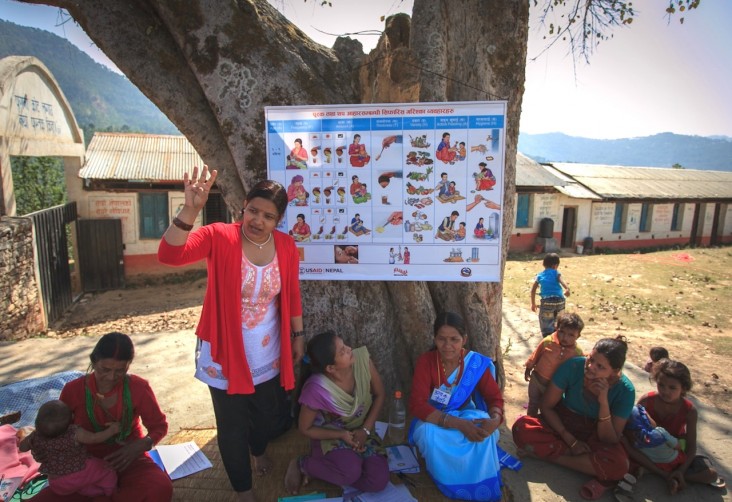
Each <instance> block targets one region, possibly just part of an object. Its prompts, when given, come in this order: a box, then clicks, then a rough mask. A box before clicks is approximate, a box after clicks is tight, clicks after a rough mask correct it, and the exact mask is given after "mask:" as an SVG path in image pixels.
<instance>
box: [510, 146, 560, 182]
mask: <svg viewBox="0 0 732 502" xmlns="http://www.w3.org/2000/svg"><path fill="white" fill-rule="evenodd" d="M564 185H566V181H564V180H563V179H562V178H559V177H557V176H555V175H554V174H552V173H550V172H548V171H547V170H546V169H544V166H542V165H541V164H539V163H538V162H536V161H535V160H533V159H530V158H529V157H527V156H526V155H524V154H523V153H521V152H519V153H517V154H516V186H517V187H551V188H553V187H556V186H564Z"/></svg>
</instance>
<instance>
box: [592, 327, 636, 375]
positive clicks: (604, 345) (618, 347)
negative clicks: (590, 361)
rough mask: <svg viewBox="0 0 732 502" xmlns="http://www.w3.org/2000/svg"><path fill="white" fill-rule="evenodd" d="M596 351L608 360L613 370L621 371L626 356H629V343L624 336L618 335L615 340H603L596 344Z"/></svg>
mask: <svg viewBox="0 0 732 502" xmlns="http://www.w3.org/2000/svg"><path fill="white" fill-rule="evenodd" d="M594 350H595V351H596V352H597V353H598V354H602V355H603V356H605V358H607V360H608V362H609V363H610V367H611V368H612V369H614V370H619V369H622V368H623V365H624V364H625V356H626V355H627V354H628V342H627V341H626V339H625V337H624V336H623V335H618V336H616V337H615V338H603V339H602V340H599V341H598V342H597V343H596V344H595V347H594Z"/></svg>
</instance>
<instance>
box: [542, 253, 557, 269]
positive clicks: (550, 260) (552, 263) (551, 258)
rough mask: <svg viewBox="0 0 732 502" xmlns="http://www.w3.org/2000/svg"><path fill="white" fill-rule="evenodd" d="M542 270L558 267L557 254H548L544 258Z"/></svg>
mask: <svg viewBox="0 0 732 502" xmlns="http://www.w3.org/2000/svg"><path fill="white" fill-rule="evenodd" d="M543 264H544V268H550V267H556V266H557V265H559V255H558V254H557V253H549V254H547V255H546V256H545V257H544V261H543Z"/></svg>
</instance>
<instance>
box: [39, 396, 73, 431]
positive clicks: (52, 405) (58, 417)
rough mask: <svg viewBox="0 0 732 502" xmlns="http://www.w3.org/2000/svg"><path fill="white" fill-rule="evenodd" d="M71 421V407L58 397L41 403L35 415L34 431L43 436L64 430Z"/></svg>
mask: <svg viewBox="0 0 732 502" xmlns="http://www.w3.org/2000/svg"><path fill="white" fill-rule="evenodd" d="M70 423H71V409H70V408H69V407H68V406H66V403H64V402H63V401H59V400H58V399H56V400H53V401H48V402H46V403H43V404H42V405H41V407H40V409H39V410H38V415H36V431H37V432H38V433H39V434H40V435H41V436H43V437H45V438H55V437H58V436H60V435H61V434H63V433H64V432H66V430H67V429H68V428H69V424H70Z"/></svg>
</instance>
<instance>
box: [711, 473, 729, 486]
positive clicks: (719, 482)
mask: <svg viewBox="0 0 732 502" xmlns="http://www.w3.org/2000/svg"><path fill="white" fill-rule="evenodd" d="M709 486H713V487H714V488H725V487H726V486H727V482H726V481H725V480H724V478H723V477H721V476H717V479H716V480H715V481H712V482H711V483H709Z"/></svg>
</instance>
